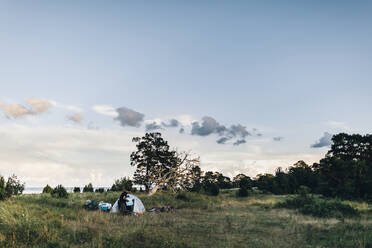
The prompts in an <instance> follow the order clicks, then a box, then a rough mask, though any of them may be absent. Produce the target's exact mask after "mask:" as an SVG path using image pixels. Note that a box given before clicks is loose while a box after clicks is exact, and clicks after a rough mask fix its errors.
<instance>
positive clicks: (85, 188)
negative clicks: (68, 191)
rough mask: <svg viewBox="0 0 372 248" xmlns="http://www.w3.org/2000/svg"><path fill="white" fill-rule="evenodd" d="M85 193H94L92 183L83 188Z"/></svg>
mask: <svg viewBox="0 0 372 248" xmlns="http://www.w3.org/2000/svg"><path fill="white" fill-rule="evenodd" d="M83 192H93V185H92V183H88V185H85V186H84V188H83Z"/></svg>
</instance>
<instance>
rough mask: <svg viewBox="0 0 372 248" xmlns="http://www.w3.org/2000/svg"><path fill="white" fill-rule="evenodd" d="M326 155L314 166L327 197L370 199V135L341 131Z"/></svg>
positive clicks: (371, 144)
mask: <svg viewBox="0 0 372 248" xmlns="http://www.w3.org/2000/svg"><path fill="white" fill-rule="evenodd" d="M332 141H333V144H332V147H331V149H330V150H329V151H328V153H327V155H326V157H325V158H324V159H322V160H320V162H319V163H315V164H314V165H313V169H314V170H315V173H316V175H318V177H319V178H320V183H319V187H318V190H319V192H320V193H322V194H324V195H327V196H340V197H343V198H372V179H371V178H372V135H370V134H367V135H364V136H363V135H360V134H353V135H349V134H345V133H340V134H337V135H334V136H333V138H332Z"/></svg>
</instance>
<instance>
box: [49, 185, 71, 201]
mask: <svg viewBox="0 0 372 248" xmlns="http://www.w3.org/2000/svg"><path fill="white" fill-rule="evenodd" d="M51 195H52V196H53V197H56V198H67V197H68V193H67V190H66V189H65V188H64V187H63V186H62V185H61V184H60V185H57V187H55V188H54V189H53V191H52V193H51Z"/></svg>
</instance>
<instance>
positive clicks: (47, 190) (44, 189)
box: [43, 184, 53, 194]
mask: <svg viewBox="0 0 372 248" xmlns="http://www.w3.org/2000/svg"><path fill="white" fill-rule="evenodd" d="M52 191H53V189H52V187H50V186H49V184H47V185H46V186H45V187H44V188H43V194H50V193H52Z"/></svg>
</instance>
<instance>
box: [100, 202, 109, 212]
mask: <svg viewBox="0 0 372 248" xmlns="http://www.w3.org/2000/svg"><path fill="white" fill-rule="evenodd" d="M111 207H112V205H111V203H107V202H100V203H99V204H98V208H99V210H102V211H105V212H108V211H110V209H111Z"/></svg>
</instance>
